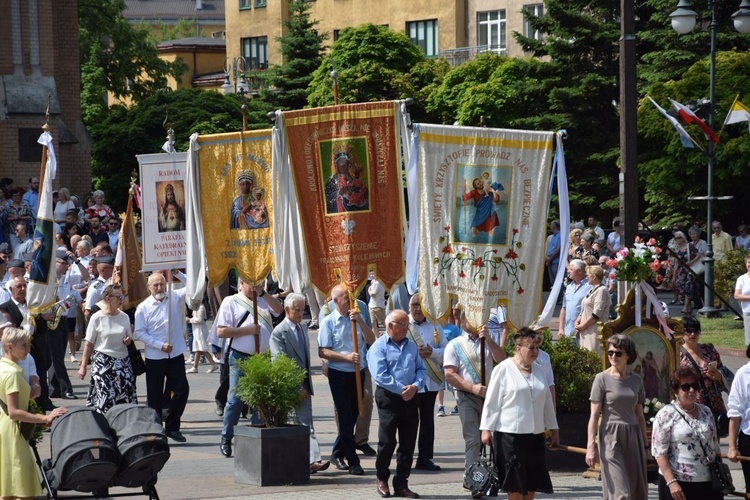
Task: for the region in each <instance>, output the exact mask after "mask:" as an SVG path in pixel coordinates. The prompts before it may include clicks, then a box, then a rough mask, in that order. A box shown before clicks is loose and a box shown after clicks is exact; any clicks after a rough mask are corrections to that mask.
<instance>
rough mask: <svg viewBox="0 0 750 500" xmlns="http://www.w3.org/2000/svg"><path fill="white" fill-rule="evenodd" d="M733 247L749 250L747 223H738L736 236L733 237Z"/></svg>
mask: <svg viewBox="0 0 750 500" xmlns="http://www.w3.org/2000/svg"><path fill="white" fill-rule="evenodd" d="M734 248H735V249H736V250H750V234H749V233H748V229H747V225H745V224H740V225H739V227H738V228H737V237H736V238H735V239H734Z"/></svg>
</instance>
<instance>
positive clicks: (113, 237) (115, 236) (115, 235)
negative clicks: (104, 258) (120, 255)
mask: <svg viewBox="0 0 750 500" xmlns="http://www.w3.org/2000/svg"><path fill="white" fill-rule="evenodd" d="M107 234H108V235H109V246H110V247H112V251H113V252H114V253H117V243H118V240H119V239H120V230H119V229H118V230H117V231H115V232H110V231H107Z"/></svg>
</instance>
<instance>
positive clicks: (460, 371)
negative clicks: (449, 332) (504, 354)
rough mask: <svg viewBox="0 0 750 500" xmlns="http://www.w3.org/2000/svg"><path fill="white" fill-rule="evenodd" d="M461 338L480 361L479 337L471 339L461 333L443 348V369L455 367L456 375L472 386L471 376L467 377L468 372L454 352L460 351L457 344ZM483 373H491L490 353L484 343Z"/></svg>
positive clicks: (480, 344)
mask: <svg viewBox="0 0 750 500" xmlns="http://www.w3.org/2000/svg"><path fill="white" fill-rule="evenodd" d="M461 338H465V339H467V340H468V341H469V345H471V347H472V349H473V351H474V353H475V354H476V355H477V358H479V359H480V360H481V359H482V358H481V352H482V349H481V346H482V343H481V342H480V341H479V337H477V338H476V339H472V338H471V335H469V334H468V333H466V332H461V337H458V338H455V339H453V340H451V341H450V342H448V345H447V346H445V351H443V367H446V366H454V367H456V374H457V375H458V376H459V377H461V378H462V379H464V380H466V381H467V382H471V383H472V384H473V383H475V382H474V380H473V379H472V378H471V375H469V371H468V370H467V369H466V367H465V366H464V364H463V363H462V362H461V358H459V357H458V354H456V350H457V349H461V348H460V347H458V345H457V342H458V341H459V339H461ZM484 372H485V374H487V373H490V372H492V352H490V348H489V347H487V343H486V342H485V345H484ZM477 376H481V374H480V373H477Z"/></svg>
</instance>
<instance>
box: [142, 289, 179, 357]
mask: <svg viewBox="0 0 750 500" xmlns="http://www.w3.org/2000/svg"><path fill="white" fill-rule="evenodd" d="M170 294H171V297H170ZM170 298H171V300H170ZM170 304H171V313H172V314H171V323H170V322H169V320H170V318H169V312H170V307H169V306H170ZM167 326H169V328H167ZM184 332H185V289H184V288H182V289H180V290H174V289H173V290H172V291H171V292H168V293H167V294H166V295H165V297H164V299H163V300H162V301H158V300H156V299H155V298H154V297H153V296H151V297H149V298H147V299H146V300H144V301H143V302H141V303H140V304H139V305H138V308H137V309H136V310H135V331H134V332H133V333H134V337H135V338H136V339H137V340H141V341H142V342H143V343H144V344H146V351H145V352H146V359H169V358H175V357H177V356H179V355H181V354H183V353H184V352H185V337H184ZM165 342H168V343H169V344H171V345H172V352H171V353H169V354H168V353H166V352H164V351H162V350H161V348H162V346H163V345H164V343H165Z"/></svg>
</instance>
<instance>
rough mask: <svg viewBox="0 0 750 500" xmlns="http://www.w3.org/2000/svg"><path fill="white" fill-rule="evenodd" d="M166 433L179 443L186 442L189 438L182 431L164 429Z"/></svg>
mask: <svg viewBox="0 0 750 500" xmlns="http://www.w3.org/2000/svg"><path fill="white" fill-rule="evenodd" d="M164 435H165V436H167V437H168V438H169V439H172V440H173V441H177V442H178V443H184V442H186V441H187V438H186V437H185V436H183V435H182V433H181V432H180V431H164Z"/></svg>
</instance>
